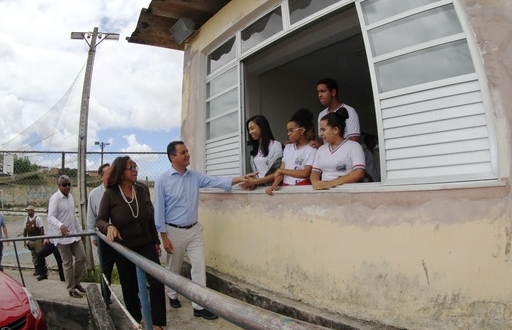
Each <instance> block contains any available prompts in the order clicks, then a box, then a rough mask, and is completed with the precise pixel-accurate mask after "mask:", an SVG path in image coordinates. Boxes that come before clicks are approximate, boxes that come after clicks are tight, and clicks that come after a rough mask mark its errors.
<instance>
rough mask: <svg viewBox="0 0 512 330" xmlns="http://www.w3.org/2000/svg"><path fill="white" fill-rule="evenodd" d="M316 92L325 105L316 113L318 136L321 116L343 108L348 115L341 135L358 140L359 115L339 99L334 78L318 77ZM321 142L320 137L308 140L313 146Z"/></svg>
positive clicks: (319, 144)
mask: <svg viewBox="0 0 512 330" xmlns="http://www.w3.org/2000/svg"><path fill="white" fill-rule="evenodd" d="M316 92H317V94H318V100H319V101H320V104H322V105H323V106H324V107H326V108H325V109H324V110H322V112H320V114H319V115H318V136H320V120H321V119H322V118H323V116H325V115H326V114H328V113H331V112H336V111H338V110H340V109H342V108H345V109H346V110H347V113H348V115H349V117H348V119H347V122H346V125H345V130H344V131H343V137H344V138H345V139H349V140H352V141H355V142H359V138H360V136H361V129H360V127H359V116H358V115H357V112H356V110H355V109H354V108H352V107H351V106H350V105H347V104H345V103H342V102H340V101H339V88H338V83H337V82H336V80H334V79H332V78H324V79H320V80H319V81H318V82H317V84H316ZM323 143H324V141H323V140H322V139H321V138H320V139H319V140H311V141H310V142H309V144H310V145H311V146H312V147H314V148H318V147H320V146H321V145H322V144H323Z"/></svg>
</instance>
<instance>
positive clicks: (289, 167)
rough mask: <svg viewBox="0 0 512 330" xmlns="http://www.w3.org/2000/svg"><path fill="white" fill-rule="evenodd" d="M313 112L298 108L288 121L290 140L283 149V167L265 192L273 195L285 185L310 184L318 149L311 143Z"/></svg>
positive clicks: (287, 128) (275, 174) (276, 173)
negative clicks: (309, 135) (309, 136)
mask: <svg viewBox="0 0 512 330" xmlns="http://www.w3.org/2000/svg"><path fill="white" fill-rule="evenodd" d="M312 121H313V114H312V113H311V111H309V110H308V109H299V110H297V111H296V112H295V113H294V114H293V115H292V117H291V118H290V120H289V121H288V123H287V124H286V130H287V131H288V141H289V142H290V143H288V144H286V146H285V148H284V151H283V160H282V162H281V167H280V168H279V169H278V170H277V171H276V172H275V173H274V183H273V184H272V186H270V187H268V188H267V189H266V190H265V192H266V193H267V194H269V195H273V194H274V191H275V190H278V189H279V185H280V184H281V182H282V183H283V186H295V185H297V186H298V185H310V184H311V181H310V180H309V175H310V174H311V169H312V168H313V161H314V160H315V154H316V149H315V148H313V147H311V146H310V145H309V143H308V142H309V140H308V138H307V132H308V128H309V127H312Z"/></svg>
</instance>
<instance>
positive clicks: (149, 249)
mask: <svg viewBox="0 0 512 330" xmlns="http://www.w3.org/2000/svg"><path fill="white" fill-rule="evenodd" d="M131 250H133V251H134V252H136V253H138V254H140V255H141V256H143V257H146V258H148V259H149V260H151V261H153V262H154V263H156V264H158V265H160V260H159V259H158V255H157V253H156V250H155V246H154V245H153V244H147V245H144V246H140V247H136V248H131ZM114 258H115V260H116V265H117V271H118V272H119V280H120V281H121V288H122V289H123V299H124V303H125V305H126V309H128V311H129V312H130V314H131V315H132V316H133V318H134V319H135V320H136V321H137V322H140V321H141V319H142V312H141V309H140V299H139V286H138V282H137V270H136V266H135V264H133V263H132V262H131V261H129V260H128V259H126V258H125V257H123V256H122V255H121V254H119V252H117V251H114ZM146 279H147V282H148V284H149V304H150V307H151V318H152V319H153V324H154V325H160V326H165V325H166V323H167V317H166V314H165V313H166V310H165V287H164V284H163V283H160V282H159V281H158V280H156V279H155V278H153V277H152V276H150V275H148V274H146Z"/></svg>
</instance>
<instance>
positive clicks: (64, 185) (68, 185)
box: [61, 183, 71, 187]
mask: <svg viewBox="0 0 512 330" xmlns="http://www.w3.org/2000/svg"><path fill="white" fill-rule="evenodd" d="M61 186H63V187H71V183H62V184H61Z"/></svg>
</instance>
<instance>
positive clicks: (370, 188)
mask: <svg viewBox="0 0 512 330" xmlns="http://www.w3.org/2000/svg"><path fill="white" fill-rule="evenodd" d="M507 181H508V180H506V179H502V180H486V181H470V182H450V183H435V184H434V183H431V184H416V185H384V184H382V183H380V182H369V183H349V184H345V185H341V186H338V187H335V188H332V189H328V190H313V189H312V188H311V186H286V187H280V188H279V190H277V191H275V192H274V194H305V193H315V194H317V193H319V194H325V193H369V192H370V193H380V192H409V191H429V190H452V189H474V188H490V187H504V186H506V184H507ZM265 189H266V188H265V187H258V188H256V189H254V190H242V188H240V187H238V186H234V187H233V190H231V191H230V192H224V191H222V190H219V189H201V192H202V193H215V194H218V193H235V194H265Z"/></svg>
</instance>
